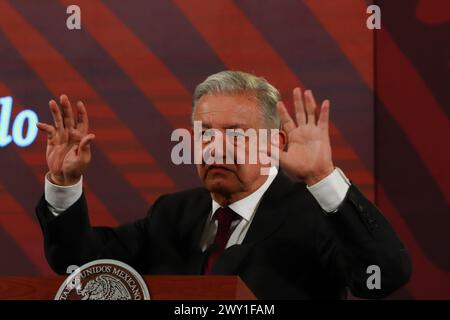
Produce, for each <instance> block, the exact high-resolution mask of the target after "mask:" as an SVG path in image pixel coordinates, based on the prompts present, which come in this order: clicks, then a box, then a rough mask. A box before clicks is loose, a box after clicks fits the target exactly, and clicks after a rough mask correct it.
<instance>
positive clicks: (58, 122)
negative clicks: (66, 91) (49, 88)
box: [48, 100, 64, 130]
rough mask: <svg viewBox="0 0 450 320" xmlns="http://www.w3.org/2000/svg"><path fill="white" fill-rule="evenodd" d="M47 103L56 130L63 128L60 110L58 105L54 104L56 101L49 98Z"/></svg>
mask: <svg viewBox="0 0 450 320" xmlns="http://www.w3.org/2000/svg"><path fill="white" fill-rule="evenodd" d="M48 105H49V107H50V111H51V112H52V117H53V122H54V123H55V128H56V130H63V129H64V123H63V119H62V115H61V111H60V110H59V107H58V105H57V104H56V101H55V100H50V101H49V102H48Z"/></svg>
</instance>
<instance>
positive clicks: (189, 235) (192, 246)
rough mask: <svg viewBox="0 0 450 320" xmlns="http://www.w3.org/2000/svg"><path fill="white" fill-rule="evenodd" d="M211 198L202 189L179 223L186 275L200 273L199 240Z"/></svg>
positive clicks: (209, 208) (201, 257)
mask: <svg viewBox="0 0 450 320" xmlns="http://www.w3.org/2000/svg"><path fill="white" fill-rule="evenodd" d="M211 204H212V200H211V196H210V194H209V192H208V191H207V190H206V189H204V190H202V193H201V195H200V197H199V198H197V199H196V201H194V202H193V204H192V205H190V206H189V208H188V212H186V214H184V215H183V218H182V222H181V228H180V230H181V238H180V239H181V241H182V242H184V243H182V247H184V249H183V251H184V252H185V253H186V254H187V266H186V273H187V274H200V273H201V272H202V266H203V261H204V259H205V253H203V252H202V251H201V249H200V240H201V236H202V234H203V230H204V228H205V224H206V221H207V219H208V217H209V215H210V213H211Z"/></svg>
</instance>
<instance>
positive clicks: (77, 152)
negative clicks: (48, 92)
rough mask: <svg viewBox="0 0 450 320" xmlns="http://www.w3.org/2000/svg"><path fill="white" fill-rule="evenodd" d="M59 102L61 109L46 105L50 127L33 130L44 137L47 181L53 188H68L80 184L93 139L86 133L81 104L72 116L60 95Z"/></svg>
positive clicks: (68, 106) (40, 125) (85, 114)
mask: <svg viewBox="0 0 450 320" xmlns="http://www.w3.org/2000/svg"><path fill="white" fill-rule="evenodd" d="M59 101H60V106H61V109H60V108H59V107H58V104H57V103H56V101H54V100H50V102H49V106H50V110H51V112H52V115H53V120H54V126H52V125H50V124H47V123H42V122H39V123H38V124H37V127H38V128H39V129H40V130H42V131H45V133H46V135H47V153H46V157H47V165H48V168H49V171H50V172H49V176H48V177H49V178H50V180H51V182H52V183H54V184H57V185H61V186H68V185H73V184H75V183H77V182H78V181H79V180H80V177H81V176H82V175H83V173H84V172H85V170H86V168H87V166H88V164H89V162H90V161H91V149H90V144H91V142H92V141H93V140H94V139H95V136H94V134H92V133H89V123H88V116H87V112H86V108H85V106H84V104H83V103H82V102H81V101H78V103H77V106H76V112H75V115H74V114H73V110H72V106H71V104H70V101H69V99H68V98H67V96H66V95H64V94H63V95H61V97H60V99H59ZM61 111H62V112H61Z"/></svg>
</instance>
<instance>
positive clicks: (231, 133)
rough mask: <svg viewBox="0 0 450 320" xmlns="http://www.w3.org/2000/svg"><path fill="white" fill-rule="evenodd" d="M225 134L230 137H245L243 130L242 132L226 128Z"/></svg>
mask: <svg viewBox="0 0 450 320" xmlns="http://www.w3.org/2000/svg"><path fill="white" fill-rule="evenodd" d="M226 134H227V136H228V137H230V138H240V137H242V138H243V137H245V134H244V132H242V130H227V132H226Z"/></svg>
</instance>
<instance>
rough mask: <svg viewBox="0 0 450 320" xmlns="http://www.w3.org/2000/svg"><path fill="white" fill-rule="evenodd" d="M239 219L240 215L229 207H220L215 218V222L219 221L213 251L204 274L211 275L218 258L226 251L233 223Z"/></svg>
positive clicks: (208, 258) (210, 252)
mask: <svg viewBox="0 0 450 320" xmlns="http://www.w3.org/2000/svg"><path fill="white" fill-rule="evenodd" d="M237 219H239V215H238V214H237V213H236V212H234V211H233V210H231V209H230V208H228V207H220V208H219V209H217V210H216V212H215V213H214V216H213V221H214V220H217V233H216V237H215V239H214V244H213V246H212V249H211V250H210V251H209V253H208V257H207V259H206V263H205V265H204V267H203V273H204V274H209V273H210V272H211V269H212V266H213V265H214V262H215V261H216V259H217V257H218V256H219V255H220V254H221V253H222V252H223V251H224V250H225V246H226V245H227V242H228V238H229V237H230V233H231V232H230V227H231V223H232V222H233V221H235V220H237Z"/></svg>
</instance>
